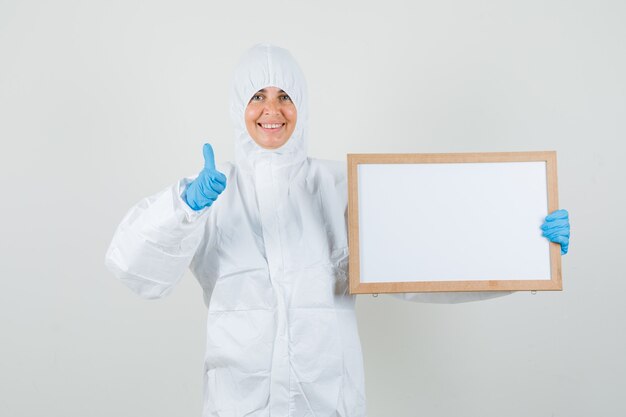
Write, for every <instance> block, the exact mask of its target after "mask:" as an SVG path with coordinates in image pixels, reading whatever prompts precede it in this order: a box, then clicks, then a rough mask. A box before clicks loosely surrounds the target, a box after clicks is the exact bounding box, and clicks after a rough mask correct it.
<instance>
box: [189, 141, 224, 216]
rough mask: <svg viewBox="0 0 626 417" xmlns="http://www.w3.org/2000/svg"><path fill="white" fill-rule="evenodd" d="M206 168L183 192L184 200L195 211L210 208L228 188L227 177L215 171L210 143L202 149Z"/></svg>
mask: <svg viewBox="0 0 626 417" xmlns="http://www.w3.org/2000/svg"><path fill="white" fill-rule="evenodd" d="M202 154H203V155H204V168H203V169H202V171H200V174H198V177H197V178H196V179H195V180H193V181H192V182H191V183H190V184H189V185H188V186H187V188H186V189H185V191H184V192H183V196H182V197H183V199H184V200H185V202H186V203H187V205H188V206H189V207H191V208H192V209H193V210H196V211H198V210H202V209H203V208H205V207H209V206H210V205H211V204H213V202H214V201H215V200H216V199H217V197H218V196H219V195H220V194H221V193H222V191H224V189H225V188H226V176H225V175H224V174H222V173H221V172H219V171H218V170H216V169H215V155H214V154H213V148H212V147H211V145H209V144H208V143H205V144H204V147H203V148H202Z"/></svg>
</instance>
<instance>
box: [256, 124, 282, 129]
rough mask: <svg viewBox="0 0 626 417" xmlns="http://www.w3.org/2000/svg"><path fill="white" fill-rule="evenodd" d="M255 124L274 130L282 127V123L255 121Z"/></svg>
mask: <svg viewBox="0 0 626 417" xmlns="http://www.w3.org/2000/svg"><path fill="white" fill-rule="evenodd" d="M257 125H259V126H261V127H262V128H263V129H267V130H276V129H280V128H281V127H283V126H284V125H285V124H284V123H257Z"/></svg>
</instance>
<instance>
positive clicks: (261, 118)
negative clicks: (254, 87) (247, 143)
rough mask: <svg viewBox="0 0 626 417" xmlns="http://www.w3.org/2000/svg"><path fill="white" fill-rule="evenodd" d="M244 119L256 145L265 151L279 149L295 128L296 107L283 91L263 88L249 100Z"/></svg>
mask: <svg viewBox="0 0 626 417" xmlns="http://www.w3.org/2000/svg"><path fill="white" fill-rule="evenodd" d="M245 119H246V128H247V129H248V133H249V134H250V136H251V137H252V139H254V141H255V142H256V143H257V145H259V146H260V147H262V148H265V149H276V148H280V147H281V146H283V145H284V144H285V143H286V142H287V141H288V140H289V138H290V137H291V134H292V133H293V131H294V129H295V128H296V119H297V111H296V106H295V105H294V104H293V102H292V101H291V98H290V97H289V96H288V95H287V93H285V92H284V91H283V90H281V89H279V88H276V87H265V88H263V89H261V90H259V91H257V92H256V93H255V94H254V95H253V96H252V98H251V99H250V102H249V103H248V106H247V107H246V113H245Z"/></svg>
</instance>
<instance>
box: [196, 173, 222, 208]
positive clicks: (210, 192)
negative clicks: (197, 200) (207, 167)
mask: <svg viewBox="0 0 626 417" xmlns="http://www.w3.org/2000/svg"><path fill="white" fill-rule="evenodd" d="M213 187H214V185H213V184H212V183H211V179H210V178H207V181H203V182H201V183H200V192H201V193H202V196H203V197H204V198H206V199H207V200H210V202H211V203H213V202H214V201H215V199H216V198H217V196H219V195H220V193H221V192H222V191H223V190H224V189H223V188H222V191H218V190H215V189H214V188H213Z"/></svg>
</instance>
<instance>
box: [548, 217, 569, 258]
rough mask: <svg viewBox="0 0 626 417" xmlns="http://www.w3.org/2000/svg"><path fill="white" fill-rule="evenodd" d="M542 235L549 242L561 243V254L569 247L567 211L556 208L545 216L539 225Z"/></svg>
mask: <svg viewBox="0 0 626 417" xmlns="http://www.w3.org/2000/svg"><path fill="white" fill-rule="evenodd" d="M541 230H543V233H542V234H543V236H545V237H546V238H548V240H549V241H550V242H555V243H559V244H561V255H565V254H566V253H567V250H568V249H569V213H568V212H567V210H562V209H561V210H556V211H553V212H552V213H550V214H548V215H547V216H546V220H545V222H544V223H543V224H542V225H541Z"/></svg>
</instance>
